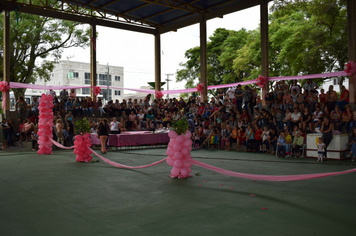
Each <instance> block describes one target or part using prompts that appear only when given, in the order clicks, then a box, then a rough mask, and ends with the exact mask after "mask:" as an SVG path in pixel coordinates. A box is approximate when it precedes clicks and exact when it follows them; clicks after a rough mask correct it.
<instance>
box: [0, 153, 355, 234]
mask: <svg viewBox="0 0 356 236" xmlns="http://www.w3.org/2000/svg"><path fill="white" fill-rule="evenodd" d="M192 156H193V158H195V159H197V160H199V161H202V162H205V163H208V164H211V165H215V166H218V167H221V168H225V169H229V170H233V171H238V172H244V173H251V174H269V175H281V174H286V175H289V174H308V173H322V172H331V171H342V170H347V169H350V168H355V165H353V166H352V163H351V161H341V162H340V161H328V162H325V163H317V162H316V160H313V159H302V160H295V159H280V158H277V157H274V156H271V155H266V154H252V153H243V152H239V153H237V152H234V151H230V152H225V151H217V150H199V151H193V152H192ZM105 157H106V158H108V159H110V160H113V161H116V162H119V163H121V164H125V165H132V166H137V165H143V164H149V163H152V162H154V161H157V160H160V159H163V158H164V157H166V156H165V149H146V150H145V149H143V150H127V151H110V152H108V154H106V155H105ZM94 159H97V158H96V157H94ZM170 169H171V167H170V166H168V165H167V164H166V163H162V164H159V165H157V166H154V167H150V168H146V169H140V170H126V169H119V168H115V167H111V166H109V165H108V164H106V163H104V162H102V161H101V162H98V163H85V164H84V163H76V162H75V155H74V154H73V152H72V151H55V152H54V154H52V155H48V156H42V155H37V154H36V153H35V152H30V151H27V150H20V149H19V150H17V149H11V150H7V151H1V152H0V182H1V191H0V235H51V236H52V235H87V236H90V235H102V236H111V235H125V236H126V235H173V236H174V235H185V236H186V235H195V236H196V235H277V236H278V235H354V233H355V230H356V224H355V219H356V212H355V209H356V202H355V196H356V188H355V179H356V174H348V175H342V176H335V177H328V178H323V179H314V180H306V181H296V182H265V181H253V180H246V179H240V178H234V177H229V176H223V175H220V174H217V173H214V172H212V171H210V170H205V169H203V168H200V167H192V173H193V174H196V173H199V176H196V175H194V176H193V177H192V178H189V179H182V180H179V179H170V178H168V175H169V174H170ZM251 194H252V196H251ZM253 195H254V196H253ZM262 208H266V209H267V210H263V209H262Z"/></svg>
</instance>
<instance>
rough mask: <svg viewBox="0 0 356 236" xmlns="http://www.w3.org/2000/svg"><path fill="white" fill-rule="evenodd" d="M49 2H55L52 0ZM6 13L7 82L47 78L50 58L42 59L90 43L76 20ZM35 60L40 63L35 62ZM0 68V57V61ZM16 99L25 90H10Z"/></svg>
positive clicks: (0, 40) (51, 65)
mask: <svg viewBox="0 0 356 236" xmlns="http://www.w3.org/2000/svg"><path fill="white" fill-rule="evenodd" d="M53 2H54V3H53V4H58V3H57V1H53ZM18 15H19V23H18V25H17V23H16V15H15V13H14V12H11V15H10V71H11V73H10V81H12V82H20V83H33V82H35V80H36V78H38V77H41V78H43V79H44V80H45V81H48V80H50V74H51V72H52V71H53V69H54V64H55V62H54V61H47V60H45V59H47V58H49V57H50V56H51V57H53V58H54V59H55V60H58V59H60V58H61V54H62V52H63V50H64V49H66V48H71V47H86V46H88V45H89V43H90V37H89V29H86V28H84V27H83V26H82V25H81V24H80V23H77V22H71V21H64V20H58V19H53V18H48V17H42V16H37V15H30V14H22V13H19V14H18ZM2 32H3V22H2V21H0V47H1V48H2V47H3V45H2V44H3V33H2ZM38 59H41V60H42V63H41V65H38V64H36V62H37V61H38ZM0 63H1V68H2V63H3V58H2V57H1V60H0ZM13 91H14V95H15V97H16V99H17V98H18V97H19V96H23V95H24V93H25V89H13Z"/></svg>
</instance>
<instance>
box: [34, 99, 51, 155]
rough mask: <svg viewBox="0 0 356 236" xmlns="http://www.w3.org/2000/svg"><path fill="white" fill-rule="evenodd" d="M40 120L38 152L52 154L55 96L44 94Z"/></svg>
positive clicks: (41, 101) (41, 100) (40, 108)
mask: <svg viewBox="0 0 356 236" xmlns="http://www.w3.org/2000/svg"><path fill="white" fill-rule="evenodd" d="M39 102H40V105H39V108H38V109H39V111H40V116H39V121H38V136H39V138H38V145H39V146H38V147H39V150H38V151H37V153H38V154H51V153H52V142H51V140H50V139H53V134H52V127H53V111H52V108H53V97H52V96H51V95H45V94H42V95H41V98H40V100H39Z"/></svg>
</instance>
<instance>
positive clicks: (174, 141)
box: [168, 139, 176, 148]
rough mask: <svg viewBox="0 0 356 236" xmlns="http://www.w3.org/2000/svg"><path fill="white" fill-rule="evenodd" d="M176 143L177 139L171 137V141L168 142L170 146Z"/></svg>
mask: <svg viewBox="0 0 356 236" xmlns="http://www.w3.org/2000/svg"><path fill="white" fill-rule="evenodd" d="M174 144H176V140H175V139H171V141H170V142H169V143H168V147H170V148H173V146H174Z"/></svg>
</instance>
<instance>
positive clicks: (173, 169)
mask: <svg viewBox="0 0 356 236" xmlns="http://www.w3.org/2000/svg"><path fill="white" fill-rule="evenodd" d="M179 172H180V168H177V167H173V168H172V170H171V175H172V176H174V177H178V175H179Z"/></svg>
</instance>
